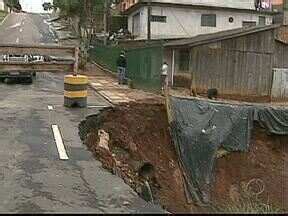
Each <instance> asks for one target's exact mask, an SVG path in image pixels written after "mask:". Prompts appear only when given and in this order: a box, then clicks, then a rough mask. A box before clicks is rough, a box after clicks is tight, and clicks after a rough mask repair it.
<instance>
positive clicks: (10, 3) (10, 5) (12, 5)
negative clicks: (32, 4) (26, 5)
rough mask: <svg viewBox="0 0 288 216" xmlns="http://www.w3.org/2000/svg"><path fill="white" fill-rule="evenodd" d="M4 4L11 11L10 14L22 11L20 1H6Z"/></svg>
mask: <svg viewBox="0 0 288 216" xmlns="http://www.w3.org/2000/svg"><path fill="white" fill-rule="evenodd" d="M4 3H5V5H6V6H7V7H8V8H9V9H10V12H11V11H12V10H15V9H16V10H18V11H21V10H22V6H21V4H20V2H19V0H4Z"/></svg>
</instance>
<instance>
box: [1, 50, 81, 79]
mask: <svg viewBox="0 0 288 216" xmlns="http://www.w3.org/2000/svg"><path fill="white" fill-rule="evenodd" d="M7 54H10V55H41V56H53V57H54V60H53V61H49V62H23V63H22V62H1V61H0V71H27V70H30V71H37V72H44V71H45V72H50V71H53V72H55V71H61V72H69V73H72V72H73V73H74V74H77V72H78V56H79V48H78V47H74V46H59V45H54V44H45V45H44V44H41V45H18V44H17V45H16V44H5V45H1V44H0V55H7ZM55 59H57V60H55ZM68 59H69V60H68Z"/></svg>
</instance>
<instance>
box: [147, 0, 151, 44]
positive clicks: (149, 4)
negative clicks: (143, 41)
mask: <svg viewBox="0 0 288 216" xmlns="http://www.w3.org/2000/svg"><path fill="white" fill-rule="evenodd" d="M151 13H152V7H151V0H149V1H148V22H147V40H148V42H150V41H151Z"/></svg>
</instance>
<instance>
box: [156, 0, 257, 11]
mask: <svg viewBox="0 0 288 216" xmlns="http://www.w3.org/2000/svg"><path fill="white" fill-rule="evenodd" d="M152 1H153V2H161V3H178V4H195V5H208V6H218V7H231V8H242V9H255V6H254V0H152Z"/></svg>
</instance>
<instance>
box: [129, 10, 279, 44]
mask: <svg viewBox="0 0 288 216" xmlns="http://www.w3.org/2000/svg"><path fill="white" fill-rule="evenodd" d="M138 12H140V16H141V18H140V25H141V35H140V36H139V37H138V38H137V39H147V20H148V19H147V7H142V8H141V9H139V10H138V11H135V12H134V13H132V14H131V15H130V16H129V19H128V29H129V31H130V32H132V17H133V15H135V14H136V13H138ZM206 13H208V14H211V13H212V14H216V16H217V18H216V27H202V26H201V15H202V14H206ZM152 15H161V16H166V17H167V22H166V23H160V22H152V23H151V37H152V39H166V38H167V39H169V38H182V37H193V36H196V35H199V34H208V33H214V32H218V31H224V30H229V29H233V28H241V27H242V22H243V21H256V22H257V24H258V22H259V16H264V15H262V14H261V15H260V14H256V13H253V12H252V13H249V12H230V11H223V10H218V11H217V10H202V9H191V8H172V7H155V6H154V7H153V8H152ZM229 17H233V18H234V22H233V23H229ZM266 17H267V19H266V24H267V25H270V24H272V19H273V18H272V16H270V15H266Z"/></svg>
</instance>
